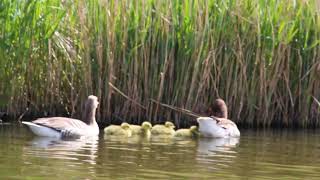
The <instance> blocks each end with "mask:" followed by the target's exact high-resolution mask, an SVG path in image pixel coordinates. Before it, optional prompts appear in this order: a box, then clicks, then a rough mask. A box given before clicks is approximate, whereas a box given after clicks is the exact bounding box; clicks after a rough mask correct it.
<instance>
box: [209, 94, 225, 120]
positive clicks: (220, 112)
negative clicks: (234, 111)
mask: <svg viewBox="0 0 320 180" xmlns="http://www.w3.org/2000/svg"><path fill="white" fill-rule="evenodd" d="M208 114H209V115H210V116H215V117H218V118H226V119H228V108H227V105H226V103H225V101H224V100H222V99H216V100H215V101H214V102H213V104H212V105H211V106H210V108H209V110H208Z"/></svg>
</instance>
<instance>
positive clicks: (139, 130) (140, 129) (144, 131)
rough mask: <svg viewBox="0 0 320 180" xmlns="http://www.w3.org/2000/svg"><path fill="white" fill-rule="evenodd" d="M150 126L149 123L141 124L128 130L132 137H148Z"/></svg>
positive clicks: (131, 126)
mask: <svg viewBox="0 0 320 180" xmlns="http://www.w3.org/2000/svg"><path fill="white" fill-rule="evenodd" d="M151 128H152V125H151V123H150V122H147V121H145V122H143V123H142V124H141V126H139V125H130V129H131V131H132V135H142V136H150V134H151V131H150V130H151Z"/></svg>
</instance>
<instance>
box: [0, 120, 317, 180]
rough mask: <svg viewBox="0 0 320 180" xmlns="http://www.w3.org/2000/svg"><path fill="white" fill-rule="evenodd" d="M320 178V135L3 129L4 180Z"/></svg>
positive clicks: (0, 168)
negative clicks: (44, 134) (116, 135)
mask: <svg viewBox="0 0 320 180" xmlns="http://www.w3.org/2000/svg"><path fill="white" fill-rule="evenodd" d="M26 178H27V179H57V178H61V179H213V178H220V179H228V178H230V179H239V178H243V179H247V178H250V179H258V178H264V179H285V178H286V179H312V178H313V179H319V178H320V135H319V133H318V132H317V131H296V132H293V131H285V132H282V133H281V132H279V131H270V130H269V131H259V132H253V131H244V130H243V131H242V135H241V138H240V139H198V140H176V139H155V138H152V139H151V140H146V139H137V138H130V139H110V138H107V137H104V136H103V135H101V136H100V137H99V138H97V139H82V140H64V141H63V140H55V139H48V138H36V137H34V136H33V135H32V134H31V133H30V132H29V130H28V129H27V128H25V127H23V126H19V125H2V126H0V179H26Z"/></svg>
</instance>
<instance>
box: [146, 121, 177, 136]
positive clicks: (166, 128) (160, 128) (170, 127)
mask: <svg viewBox="0 0 320 180" xmlns="http://www.w3.org/2000/svg"><path fill="white" fill-rule="evenodd" d="M174 128H175V126H174V124H173V123H172V122H169V121H167V122H166V123H165V124H164V125H160V124H157V125H155V126H153V128H152V129H151V134H152V135H168V136H172V135H173V134H174V132H175V130H174Z"/></svg>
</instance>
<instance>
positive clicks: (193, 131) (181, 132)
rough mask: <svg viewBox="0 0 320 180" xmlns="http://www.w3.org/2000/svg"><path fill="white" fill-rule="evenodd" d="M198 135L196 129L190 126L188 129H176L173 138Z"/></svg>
mask: <svg viewBox="0 0 320 180" xmlns="http://www.w3.org/2000/svg"><path fill="white" fill-rule="evenodd" d="M198 135H199V132H198V127H197V126H191V127H190V128H189V129H178V130H177V131H176V132H175V133H174V136H175V137H189V138H192V137H197V136H198Z"/></svg>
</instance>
